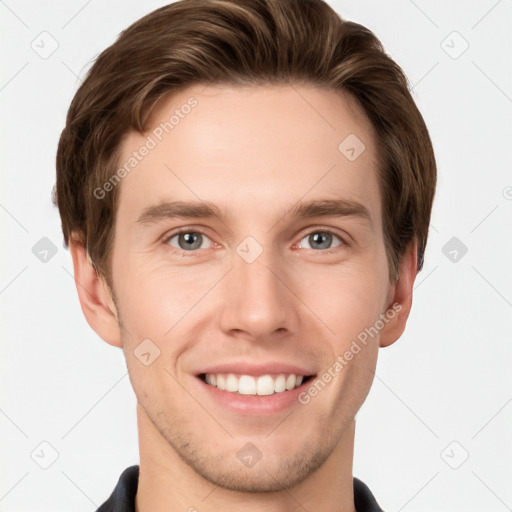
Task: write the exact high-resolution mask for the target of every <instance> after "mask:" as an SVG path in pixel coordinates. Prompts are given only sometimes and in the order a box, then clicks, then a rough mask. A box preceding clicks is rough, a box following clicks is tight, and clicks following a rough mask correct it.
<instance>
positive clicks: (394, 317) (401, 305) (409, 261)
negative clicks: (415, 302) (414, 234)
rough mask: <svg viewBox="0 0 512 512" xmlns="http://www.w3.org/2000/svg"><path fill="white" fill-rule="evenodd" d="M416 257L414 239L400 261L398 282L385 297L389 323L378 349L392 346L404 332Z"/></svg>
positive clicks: (416, 243) (415, 268)
mask: <svg viewBox="0 0 512 512" xmlns="http://www.w3.org/2000/svg"><path fill="white" fill-rule="evenodd" d="M417 255H418V241H417V240H416V239H414V240H413V241H412V242H411V243H410V244H409V245H408V247H407V249H406V251H405V253H404V255H403V257H402V259H401V261H400V267H399V277H398V281H397V282H396V284H392V285H391V286H390V289H389V293H388V297H387V306H388V311H389V313H388V314H387V316H388V318H389V321H388V322H387V323H386V324H385V326H384V327H383V329H382V330H381V331H380V341H379V346H380V347H388V346H389V345H392V344H393V343H394V342H395V341H396V340H398V338H400V336H402V334H403V332H404V330H405V325H406V323H407V319H408V318H409V313H410V311H411V306H412V288H413V285H414V280H415V279H416V275H417V273H418V269H417ZM393 312H394V314H393Z"/></svg>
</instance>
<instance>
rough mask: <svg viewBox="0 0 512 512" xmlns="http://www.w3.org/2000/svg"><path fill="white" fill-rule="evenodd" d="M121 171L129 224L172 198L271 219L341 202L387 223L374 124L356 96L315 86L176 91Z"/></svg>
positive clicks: (127, 148)
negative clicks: (296, 206)
mask: <svg viewBox="0 0 512 512" xmlns="http://www.w3.org/2000/svg"><path fill="white" fill-rule="evenodd" d="M144 147H147V148H149V149H147V150H143V151H141V150H142V149H143V148H144ZM141 153H144V156H142V157H141V155H140V154H141ZM130 160H131V161H132V163H133V164H134V165H133V167H132V168H129V167H130V166H126V163H127V162H129V161H130ZM119 166H120V167H121V166H125V167H126V168H127V169H129V172H127V173H126V178H124V179H123V180H122V183H121V191H120V196H119V205H118V213H119V216H124V215H125V214H126V215H127V216H128V217H129V218H130V219H134V218H135V216H136V215H137V214H138V213H140V211H141V210H143V209H145V208H148V207H149V206H152V205H155V204H158V203H161V202H165V201H172V200H180V201H187V200H190V201H200V200H205V201H208V202H212V203H215V204H217V205H218V206H219V207H220V208H221V209H222V210H223V211H227V212H228V213H230V212H236V213H243V212H247V213H249V212H251V211H252V212H254V211H255V208H256V209H257V210H258V213H259V214H260V215H263V216H264V215H266V214H268V215H273V214H274V213H275V214H276V215H277V214H281V215H282V212H281V210H279V208H278V207H279V205H281V206H283V205H286V206H287V207H289V206H290V204H293V203H294V202H295V201H299V200H302V201H306V200H313V199H316V198H322V199H329V198H340V197H341V198H346V199H350V200H354V201H358V202H360V203H362V204H364V205H365V206H366V207H367V209H368V210H370V212H371V216H372V217H373V218H374V221H376V220H377V219H379V218H380V212H381V210H380V194H379V190H378V183H377V176H376V155H375V144H374V137H373V132H372V127H371V124H370V123H369V121H368V119H367V118H366V116H365V115H364V113H363V111H362V109H361V107H360V106H359V105H358V104H357V102H356V101H355V100H354V99H353V98H352V97H351V96H349V95H347V94H346V93H343V92H340V91H332V90H325V89H320V88H318V87H315V86H313V85H302V84H300V85H299V84H293V85H292V84H290V85H258V86H251V87H238V86H237V87H232V86H223V85H216V86H206V85H194V86H192V87H189V88H187V89H184V90H181V91H179V92H177V93H173V94H172V95H169V96H168V97H167V98H165V99H164V100H162V101H160V102H159V103H158V105H157V107H156V108H155V109H154V111H153V113H152V115H151V119H150V122H149V123H148V129H147V131H146V133H144V134H140V133H137V132H130V133H129V134H128V135H127V137H126V138H125V139H124V142H123V145H122V148H121V158H120V162H119ZM274 209H275V211H274Z"/></svg>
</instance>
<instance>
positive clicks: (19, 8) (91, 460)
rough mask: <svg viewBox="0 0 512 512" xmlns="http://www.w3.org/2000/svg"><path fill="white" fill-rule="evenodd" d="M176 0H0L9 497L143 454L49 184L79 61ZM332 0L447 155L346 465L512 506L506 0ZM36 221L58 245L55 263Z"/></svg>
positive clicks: (511, 11) (432, 494)
mask: <svg viewBox="0 0 512 512" xmlns="http://www.w3.org/2000/svg"><path fill="white" fill-rule="evenodd" d="M165 3H166V2H163V1H145V2H140V1H139V2H136V1H134V0H130V1H126V0H123V1H121V0H116V1H109V2H100V1H98V0H92V1H91V0H89V2H87V1H84V0H73V1H68V2H57V1H46V2H44V3H43V2H36V1H23V0H18V1H15V0H5V1H1V2H0V23H1V32H0V37H1V47H2V50H3V59H2V63H3V65H2V73H1V76H0V102H1V109H2V110H1V111H2V116H1V137H2V152H1V155H0V158H1V170H2V187H1V192H0V223H1V228H2V239H3V240H2V253H1V267H0V268H1V273H0V307H1V333H2V357H1V359H0V365H1V368H0V377H1V390H2V394H1V401H0V429H1V433H2V435H1V436H0V443H1V445H0V449H1V452H0V453H1V456H2V466H1V477H0V478H1V479H0V511H22V510H23V511H25V510H38V511H50V510H51V511H61V510H62V511H64V510H66V511H69V510H73V511H84V512H85V511H93V510H96V508H97V507H98V506H99V505H100V504H101V503H103V501H105V499H106V498H107V497H108V496H109V495H110V493H111V492H112V490H113V488H114V486H115V484H116V482H117V479H118V478H119V475H120V473H121V472H122V471H123V470H124V469H125V468H126V467H127V466H129V465H132V464H137V463H138V445H137V430H136V421H135V396H134V394H133V391H132V389H131V386H130V383H129V380H128V376H127V371H126V366H125V363H124V359H123V356H122V352H121V350H120V349H116V348H113V347H111V346H110V345H107V344H106V343H104V342H103V341H102V340H101V339H100V338H99V337H98V336H97V335H96V334H95V333H94V332H93V331H92V330H91V329H90V328H89V326H88V325H87V323H86V321H85V319H84V317H83V314H82V311H81V309H80V306H79V302H78V298H77V294H76V290H75V284H74V282H73V279H72V277H71V274H72V263H71V258H70V255H69V252H68V251H67V250H66V249H64V248H63V245H62V233H61V231H60V219H59V216H58V212H57V210H56V209H55V208H54V207H53V206H52V204H51V199H50V193H51V189H52V187H53V184H54V181H55V165H54V162H55V152H56V148H57V142H58V138H59V135H60V131H61V130H62V128H63V127H64V122H65V115H66V112H67V108H68V106H69V103H70V101H71V99H72V97H73V95H74V93H75V91H76V89H77V87H78V85H79V79H78V77H83V76H84V73H85V71H86V70H87V69H88V68H89V65H90V62H91V60H92V59H93V58H94V57H95V56H96V55H97V54H98V53H100V52H101V51H102V50H103V49H105V48H106V47H107V46H109V45H110V44H112V43H113V42H114V40H115V38H116V37H117V35H118V34H119V33H120V32H121V30H123V29H124V28H126V27H127V26H128V25H129V24H131V23H132V22H133V21H135V20H136V19H138V18H139V17H141V16H142V15H144V14H146V13H148V12H150V11H152V10H153V9H155V8H157V7H160V6H162V5H164V4H165ZM330 4H331V5H332V6H333V7H334V8H335V9H336V10H337V11H338V12H339V13H340V14H341V15H342V16H344V17H345V18H347V19H349V20H353V21H356V22H359V23H362V24H364V25H366V26H368V27H369V28H370V29H371V30H373V31H374V32H375V33H376V34H377V36H378V37H379V38H380V39H381V40H382V42H383V44H384V46H385V48H386V49H387V51H388V52H389V53H390V54H391V56H392V57H393V58H394V59H395V60H396V61H397V62H398V63H399V64H400V65H401V66H402V67H403V69H404V70H405V72H406V74H407V75H408V77H409V79H410V82H411V86H413V92H414V97H415V99H416V101H417V103H418V106H419V108H420V110H421V111H422V113H423V115H424V118H425V120H426V123H427V125H428V127H429V129H430V133H431V136H432V139H433V142H434V147H435V151H436V155H437V162H438V171H439V183H438V189H437V195H436V198H435V203H434V209H433V217H432V223H431V229H430V235H429V242H428V248H427V253H426V262H425V267H424V269H423V271H422V272H421V273H420V274H419V275H418V278H417V280H416V287H415V292H414V300H413V309H412V313H411V316H410V320H409V323H408V325H407V329H406V332H405V333H404V335H403V336H402V338H401V339H400V340H399V341H398V342H397V343H395V344H394V345H393V346H391V347H389V348H387V349H384V350H382V351H381V353H380V357H379V363H378V367H377V374H376V378H375V381H374V385H373V388H372V391H371V392H370V395H369V397H368V399H367V401H366V403H365V404H364V405H363V408H362V409H361V411H360V413H359V414H358V420H357V434H356V446H355V460H354V475H355V476H358V477H359V478H361V479H362V480H363V481H365V482H366V483H367V484H368V485H369V486H370V488H371V490H372V491H373V493H374V494H375V496H376V498H377V500H378V501H379V503H380V504H381V506H382V507H383V508H384V509H385V510H387V511H402V510H403V511H406V512H413V511H427V510H437V511H443V510H446V511H457V510H461V511H462V510H464V511H476V510H478V511H486V512H491V511H496V512H501V511H505V510H512V485H511V482H512V436H511V421H512V377H511V372H510V366H511V355H512V349H511V341H512V336H511V334H512V322H511V320H512V315H511V313H512V273H511V270H510V265H511V262H512V257H511V256H512V236H511V234H512V229H511V227H512V200H511V199H512V172H511V170H512V166H511V156H510V147H511V144H512V137H511V136H512V129H511V128H512V121H511V119H512V118H511V114H512V73H511V70H512V64H511V52H510V49H511V48H512V40H511V39H512V36H511V34H512V30H511V26H512V1H511V0H501V1H496V0H482V1H479V2H476V1H471V2H470V1H466V0H464V1H462V0H458V1H451V2H441V1H433V0H430V1H427V0H416V1H415V2H413V1H409V0H393V1H387V2H382V1H376V0H375V1H356V0H352V1H331V2H330ZM43 31H47V32H48V33H49V34H51V36H52V37H53V38H54V39H55V40H56V41H57V42H58V45H59V46H58V48H57V50H56V51H55V52H54V53H53V54H52V55H51V56H50V57H48V58H47V59H42V58H41V57H40V56H39V55H38V54H37V53H36V52H35V51H33V49H32V48H31V43H32V41H34V40H35V41H36V42H37V41H39V39H38V36H39V34H40V33H41V32H43ZM453 31H456V32H458V33H459V34H460V36H462V38H463V39H461V38H460V37H459V36H458V35H453V34H452V32H453ZM44 37H47V36H44ZM447 37H448V39H447ZM464 40H465V41H467V43H468V44H469V47H468V49H467V50H466V51H465V52H464V53H462V55H460V56H458V58H453V56H454V55H456V54H457V53H458V52H459V51H460V50H461V49H463V45H464V44H465V43H464ZM443 41H444V43H443ZM46 47H47V48H48V46H46ZM447 52H448V53H447ZM449 52H451V53H452V56H450V55H449ZM42 237H48V238H49V239H50V240H51V241H52V242H53V243H54V244H55V246H56V247H57V249H58V252H57V254H56V255H55V256H54V257H52V258H51V259H50V260H49V261H47V262H46V263H43V262H41V261H40V260H39V259H38V258H37V257H36V256H35V255H34V254H33V252H32V248H33V246H34V245H35V244H36V243H37V242H38V241H39V240H40V239H41V238H42ZM452 237H457V238H458V239H459V240H460V241H461V242H462V243H464V244H465V245H466V246H467V248H468V252H467V254H465V255H464V256H463V257H462V258H460V259H459V260H458V261H457V262H452V261H450V259H449V258H448V257H447V256H445V254H444V253H443V252H442V248H443V247H444V245H445V244H446V243H447V242H448V241H449V240H450V239H451V238H452ZM43 441H45V442H47V443H50V445H51V446H52V447H53V448H54V449H55V450H56V451H57V452H58V458H57V460H56V461H55V462H54V463H53V464H52V465H51V466H50V467H49V468H48V469H42V468H41V467H40V466H39V465H38V464H37V463H36V462H35V459H36V457H34V459H33V458H31V453H32V452H33V450H36V453H41V450H43V452H44V453H45V455H44V457H46V458H48V457H51V449H49V448H48V446H47V445H43V447H41V446H39V445H40V443H41V442H43ZM454 441H455V442H456V443H455V444H451V443H453V442H454ZM447 447H448V448H447ZM446 448H447V449H446ZM466 455H468V458H467V460H466V461H464V462H463V464H462V465H460V467H459V468H458V469H452V467H450V465H452V466H457V465H458V464H460V463H461V462H462V461H463V460H464V457H465V456H466ZM44 457H43V458H44ZM48 460H49V459H48ZM43 462H44V461H43ZM310 512H312V511H310Z"/></svg>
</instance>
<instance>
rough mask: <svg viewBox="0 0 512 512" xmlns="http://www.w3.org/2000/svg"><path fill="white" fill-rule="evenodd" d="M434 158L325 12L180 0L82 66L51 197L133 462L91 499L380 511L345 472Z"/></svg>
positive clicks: (396, 330)
mask: <svg viewBox="0 0 512 512" xmlns="http://www.w3.org/2000/svg"><path fill="white" fill-rule="evenodd" d="M435 185H436V167H435V159H434V154H433V150H432V145H431V142H430V138H429V135H428V132H427V129H426V127H425V124H424V122H423V119H422V117H421V115H420V113H419V112H418V110H417V108H416V106H415V104H414V102H413V100H412V98H411V95H410V93H409V91H408V88H407V81H406V78H405V76H404V75H403V73H402V71H401V70H400V68H399V67H398V66H397V65H396V64H395V63H394V62H393V61H392V60H391V59H390V58H389V57H388V56H387V55H386V54H385V52H384V51H383V49H382V47H381V45H380V43H379V41H378V40H377V39H376V38H375V36H374V35H373V34H372V33H371V32H370V31H368V30H367V29H366V28H364V27H362V26H360V25H357V24H355V23H351V22H346V21H343V20H341V19H340V18H339V16H338V15H337V14H336V13H335V12H334V11H333V10H332V9H331V8H330V7H329V6H328V5H327V4H325V3H324V2H323V1H321V0H308V1H301V2H297V1H296V0H237V1H234V0H232V1H228V0H211V1H205V0H182V1H179V2H176V3H174V4H171V5H169V6H166V7H163V8H160V9H158V10H156V11H154V12H153V13H151V14H149V15H147V16H145V17H144V18H142V19H141V20H139V21H138V22H136V23H135V24H133V25H132V26H131V27H129V28H128V29H127V30H125V31H124V32H123V33H122V34H121V36H120V37H119V39H118V40H117V41H116V42H115V43H114V44H113V45H112V46H111V47H109V48H107V49H106V50H105V51H104V52H103V53H102V54H101V55H100V56H99V57H98V59H97V60H96V62H95V64H94V65H93V67H92V68H91V70H90V71H89V73H88V76H87V77H86V79H85V81H84V83H83V84H82V86H81V87H80V89H79V90H78V92H77V94H76V96H75V98H74V99H73V102H72V104H71V106H70V109H69V113H68V118H67V123H66V127H65V129H64V130H63V133H62V136H61V140H60V143H59V148H58V154H57V183H56V202H57V203H58V207H59V211H60V214H61V218H62V227H63V232H64V238H65V242H66V243H67V244H69V248H70V251H71V255H72V258H73V264H74V272H75V278H76V284H77V291H78V294H79V298H80V303H81V306H82V310H83V312H84V314H85V317H86V318H87V321H88V323H89V324H90V326H91V327H92V328H93V329H94V330H95V331H96V332H97V333H98V335H99V336H101V337H102V338H103V339H104V340H105V341H106V342H107V343H110V344H111V345H113V346H117V347H121V348H122V349H123V351H124V355H125V357H126V363H127V367H128V370H129V375H130V380H131V383H132V386H133V389H134V391H135V394H136V397H137V402H138V404H137V421H138V430H139V451H140V465H139V466H132V467H130V468H127V469H126V471H124V472H123V474H122V475H121V477H120V479H119V482H118V484H117V486H116V488H115V490H114V492H113V493H112V495H111V496H110V498H109V499H108V500H107V501H106V502H105V503H104V504H103V505H102V506H101V507H100V508H99V510H100V511H101V512H105V511H114V510H115V511H137V512H149V511H151V512H158V511H164V510H165V511H171V510H173V511H174V510H188V511H193V510H200V511H216V510H225V511H229V510H235V509H236V510H238V509H240V508H241V507H243V508H244V510H268V511H276V512H277V511H292V510H310V511H313V510H325V511H331V510H332V511H334V510H336V511H347V512H348V511H352V512H353V511H358V512H361V511H379V510H381V508H380V507H379V505H378V504H377V501H376V500H375V498H374V497H373V495H372V493H371V491H370V490H369V489H368V487H367V486H366V485H365V484H364V483H363V482H362V481H360V480H358V479H356V478H354V477H353V475H352V460H353V446H354V432H355V420H354V418H355V415H356V413H357V411H358V410H359V408H360V407H361V405H362V403H363V402H364V400H365V398H366V396H367V394H368V391H369V389H370V386H371V383H372V379H373V376H374V370H375V366H376V361H377V355H378V350H379V347H386V346H388V345H390V344H392V343H393V342H395V341H396V340H397V339H398V338H399V337H400V336H401V334H402V333H403V331H404V329H405V325H406V321H407V318H408V315H409V312H410V308H411V301H412V288H413V284H414V280H415V277H416V274H417V272H418V271H419V270H421V268H422V265H423V255H424V251H425V246H426V241H427V233H428V226H429V220H430V212H431V208H432V202H433V198H434V193H435Z"/></svg>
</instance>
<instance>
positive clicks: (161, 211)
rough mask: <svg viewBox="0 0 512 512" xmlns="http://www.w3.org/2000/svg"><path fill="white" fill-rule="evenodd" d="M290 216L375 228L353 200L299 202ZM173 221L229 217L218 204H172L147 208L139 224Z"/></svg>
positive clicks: (358, 204) (173, 202)
mask: <svg viewBox="0 0 512 512" xmlns="http://www.w3.org/2000/svg"><path fill="white" fill-rule="evenodd" d="M287 215H291V216H292V217H293V218H298V219H309V218H312V217H355V218H359V219H361V220H364V221H366V222H368V223H369V224H370V225H372V217H371V215H370V212H369V210H368V209H367V208H366V207H365V206H364V205H362V204H361V203H358V202H357V201H353V200H349V199H323V200H312V201H307V202H303V201H299V202H297V203H296V204H295V205H294V206H293V207H292V208H290V210H289V211H288V213H286V214H285V215H284V216H283V217H285V216H287ZM172 218H183V219H186V218H218V219H220V220H222V219H225V218H226V215H225V214H224V213H223V212H222V211H221V210H220V208H219V207H218V206H217V205H216V204H214V203H211V202H209V201H200V202H199V201H198V202H195V201H194V202H183V201H172V202H163V203H160V204H157V205H153V206H149V207H147V208H144V210H142V212H141V214H140V215H139V217H138V219H137V221H136V223H137V224H143V225H144V224H152V223H156V222H159V221H161V220H165V219H172Z"/></svg>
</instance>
